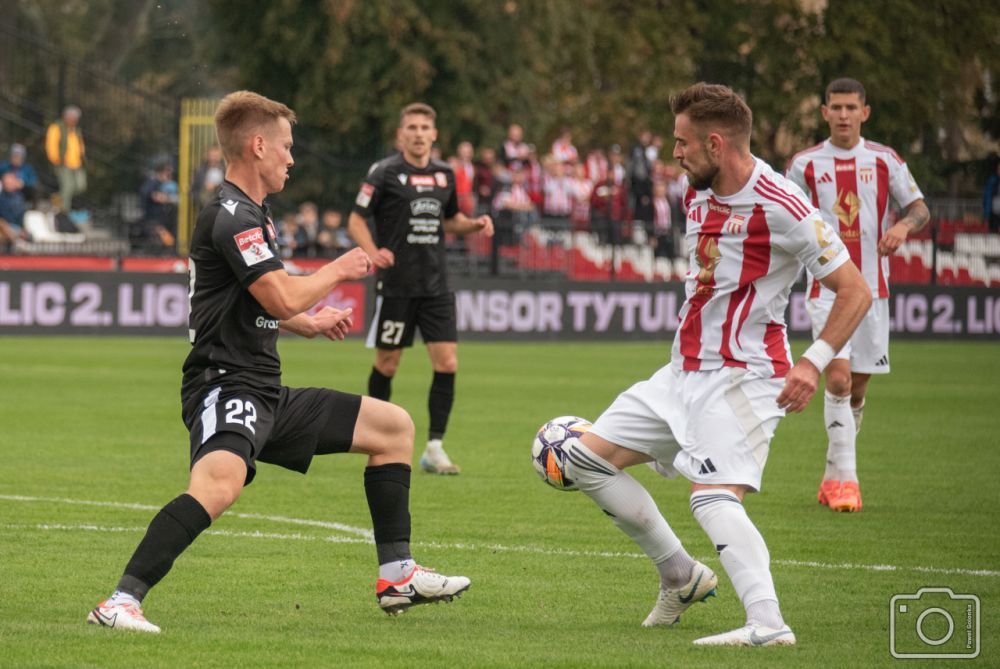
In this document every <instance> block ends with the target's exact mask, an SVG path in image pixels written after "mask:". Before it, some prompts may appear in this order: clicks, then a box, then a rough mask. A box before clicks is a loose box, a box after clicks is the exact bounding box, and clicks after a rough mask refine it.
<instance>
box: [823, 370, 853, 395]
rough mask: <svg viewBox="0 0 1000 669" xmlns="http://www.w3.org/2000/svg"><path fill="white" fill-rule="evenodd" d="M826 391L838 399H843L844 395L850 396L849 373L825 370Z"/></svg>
mask: <svg viewBox="0 0 1000 669" xmlns="http://www.w3.org/2000/svg"><path fill="white" fill-rule="evenodd" d="M826 389H827V390H828V391H829V392H830V394H832V395H836V396H838V397H844V396H845V395H850V394H851V375H850V373H849V372H848V373H846V374H845V373H843V372H841V371H840V370H830V369H827V372H826Z"/></svg>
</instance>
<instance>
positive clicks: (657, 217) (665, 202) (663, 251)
mask: <svg viewBox="0 0 1000 669" xmlns="http://www.w3.org/2000/svg"><path fill="white" fill-rule="evenodd" d="M653 255H655V256H656V257H657V258H673V257H674V227H673V224H672V223H671V213H670V200H669V199H668V198H667V182H666V181H654V182H653Z"/></svg>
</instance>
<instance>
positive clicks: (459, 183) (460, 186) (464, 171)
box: [448, 142, 476, 217]
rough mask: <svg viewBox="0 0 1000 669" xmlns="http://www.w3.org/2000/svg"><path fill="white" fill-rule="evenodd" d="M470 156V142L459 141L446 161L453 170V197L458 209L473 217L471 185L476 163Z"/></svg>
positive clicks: (474, 198)
mask: <svg viewBox="0 0 1000 669" xmlns="http://www.w3.org/2000/svg"><path fill="white" fill-rule="evenodd" d="M472 157H473V149H472V144H471V143H470V142H460V143H459V144H458V147H457V148H456V149H455V155H454V156H452V157H451V158H449V159H448V163H449V164H450V165H451V169H452V171H454V172H455V197H456V198H457V199H458V209H459V211H461V212H462V213H463V214H465V215H466V216H471V217H475V215H476V192H475V190H474V189H473V186H474V184H475V181H476V165H475V163H474V162H473V161H472Z"/></svg>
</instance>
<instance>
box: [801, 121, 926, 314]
mask: <svg viewBox="0 0 1000 669" xmlns="http://www.w3.org/2000/svg"><path fill="white" fill-rule="evenodd" d="M786 176H787V177H788V178H789V179H791V180H792V181H793V182H794V183H795V184H797V185H798V186H799V187H800V188H801V189H802V190H804V191H805V192H806V194H807V195H808V196H809V197H810V198H811V200H812V204H813V206H814V207H816V208H817V209H819V210H820V213H821V214H822V215H823V218H824V219H826V221H827V222H828V223H829V224H830V225H831V226H833V229H834V230H835V231H836V232H837V233H838V234H839V235H840V238H841V239H842V240H843V242H844V245H845V246H847V250H848V252H849V253H850V254H851V260H853V261H854V264H855V265H857V266H858V269H859V270H861V274H862V276H864V277H865V281H867V282H868V285H869V286H870V287H871V289H872V297H875V298H879V297H889V258H888V257H886V256H879V254H878V241H879V240H880V239H881V238H882V235H884V234H885V231H886V230H888V229H889V227H890V226H889V216H890V210H889V198H890V197H891V198H892V199H893V200H894V201H895V202H896V204H897V205H898V206H900V207H903V208H905V207H907V206H908V205H909V204H911V203H912V202H914V201H916V200H920V199H922V198H923V197H924V196H923V193H921V192H920V189H919V188H918V187H917V183H916V182H915V181H914V180H913V176H912V175H911V174H910V170H909V168H907V167H906V163H905V162H903V159H902V158H900V157H899V154H897V153H896V152H895V151H893V150H892V149H890V148H889V147H888V146H883V145H882V144H876V143H875V142H870V141H868V140H866V139H864V138H862V139H861V141H859V142H858V143H857V145H856V146H855V147H854V148H853V149H849V150H848V149H841V148H838V147H837V146H834V144H833V142H831V141H830V140H829V139H828V140H826V141H825V142H822V143H820V144H817V145H816V146H814V147H812V148H810V149H806V150H805V151H802V152H800V153H798V154H797V155H795V156H794V157H792V160H791V161H790V162H789V163H788V170H787V172H786ZM811 284H812V285H811V288H810V293H809V296H810V297H819V296H820V294H821V293H825V297H827V298H828V297H830V295H829V291H828V290H826V289H825V288H822V287H821V286H820V283H819V282H818V281H816V280H815V278H813V280H812V281H811Z"/></svg>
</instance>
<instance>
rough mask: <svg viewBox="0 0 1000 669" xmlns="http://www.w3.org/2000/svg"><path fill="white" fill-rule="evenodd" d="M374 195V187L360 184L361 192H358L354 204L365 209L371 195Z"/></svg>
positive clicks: (368, 184) (370, 199)
mask: <svg viewBox="0 0 1000 669" xmlns="http://www.w3.org/2000/svg"><path fill="white" fill-rule="evenodd" d="M374 194H375V186H372V185H371V184H370V183H367V182H366V183H363V184H361V190H359V191H358V196H357V197H356V198H354V204H356V205H358V206H359V207H367V206H368V205H369V204H370V203H371V201H372V195H374Z"/></svg>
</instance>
